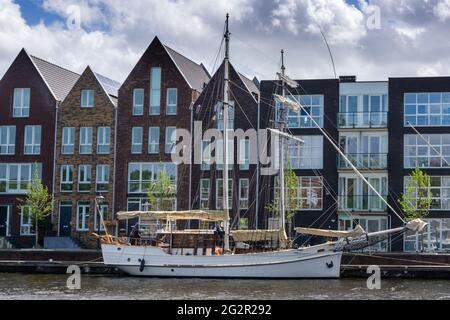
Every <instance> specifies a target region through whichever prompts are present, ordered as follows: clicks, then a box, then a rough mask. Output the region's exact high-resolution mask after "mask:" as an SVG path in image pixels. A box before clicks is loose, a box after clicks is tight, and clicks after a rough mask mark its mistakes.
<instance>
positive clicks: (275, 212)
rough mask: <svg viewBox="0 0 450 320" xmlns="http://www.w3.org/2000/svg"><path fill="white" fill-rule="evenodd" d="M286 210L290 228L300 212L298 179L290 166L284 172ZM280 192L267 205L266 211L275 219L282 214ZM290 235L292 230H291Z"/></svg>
mask: <svg viewBox="0 0 450 320" xmlns="http://www.w3.org/2000/svg"><path fill="white" fill-rule="evenodd" d="M284 188H285V189H284V190H285V193H284V208H285V218H286V222H287V223H288V224H289V226H291V225H292V222H293V220H294V216H295V212H296V211H297V210H298V208H299V206H300V204H299V201H298V194H297V189H298V177H297V175H296V174H295V171H294V170H293V169H292V167H291V165H290V164H288V165H287V167H286V169H285V170H284ZM279 203H280V191H279V190H278V191H276V192H275V197H274V200H273V201H272V202H270V203H268V204H267V205H266V207H265V208H266V210H267V211H268V212H269V213H271V214H272V216H273V217H279V214H280V206H279ZM289 233H290V230H289Z"/></svg>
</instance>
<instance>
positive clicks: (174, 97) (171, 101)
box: [166, 88, 178, 115]
mask: <svg viewBox="0 0 450 320" xmlns="http://www.w3.org/2000/svg"><path fill="white" fill-rule="evenodd" d="M177 104H178V89H177V88H169V89H167V106H166V114H167V115H176V114H177Z"/></svg>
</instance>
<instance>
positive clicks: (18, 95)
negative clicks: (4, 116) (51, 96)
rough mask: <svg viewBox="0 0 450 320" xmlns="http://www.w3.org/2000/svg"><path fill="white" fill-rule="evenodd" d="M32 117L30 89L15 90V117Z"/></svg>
mask: <svg viewBox="0 0 450 320" xmlns="http://www.w3.org/2000/svg"><path fill="white" fill-rule="evenodd" d="M29 116H30V88H15V89H14V101H13V117H14V118H27V117H29Z"/></svg>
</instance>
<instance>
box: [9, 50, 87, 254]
mask: <svg viewBox="0 0 450 320" xmlns="http://www.w3.org/2000/svg"><path fill="white" fill-rule="evenodd" d="M78 77H79V75H78V74H76V73H74V72H72V71H69V70H67V69H64V68H61V67H59V66H57V65H54V64H52V63H50V62H47V61H45V60H42V59H40V58H37V57H34V56H31V55H29V54H28V53H27V52H26V51H25V49H22V50H21V51H20V53H19V55H18V56H17V57H16V59H15V60H14V62H13V63H12V64H11V66H10V67H9V69H8V70H7V72H6V73H5V75H4V76H3V78H2V80H1V83H0V238H5V237H6V238H7V239H8V241H9V242H10V243H11V244H12V245H14V246H15V247H18V248H23V247H31V246H32V245H33V244H34V233H35V232H34V226H32V225H31V219H30V217H29V215H28V213H27V212H26V210H23V211H24V212H20V211H21V210H19V208H18V205H19V201H18V200H17V198H23V196H24V195H25V194H26V192H27V189H28V184H29V183H30V181H31V180H32V177H33V173H34V167H35V166H34V164H35V163H37V164H38V170H39V175H40V177H41V179H42V181H43V184H44V186H45V187H47V188H48V190H49V192H50V193H52V192H53V173H54V171H53V170H54V167H53V163H54V156H55V154H54V137H55V116H56V109H57V106H58V104H59V103H60V102H61V101H62V100H64V98H65V97H66V96H67V94H68V93H69V91H70V89H71V88H72V86H73V85H74V83H75V82H76V81H77V79H78Z"/></svg>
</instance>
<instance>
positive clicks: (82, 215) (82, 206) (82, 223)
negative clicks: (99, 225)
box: [77, 201, 90, 232]
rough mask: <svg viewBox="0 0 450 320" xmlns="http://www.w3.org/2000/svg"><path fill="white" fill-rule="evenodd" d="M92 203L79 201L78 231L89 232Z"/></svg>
mask: <svg viewBox="0 0 450 320" xmlns="http://www.w3.org/2000/svg"><path fill="white" fill-rule="evenodd" d="M89 215H90V203H89V202H87V201H79V202H78V204H77V231H81V232H84V231H89Z"/></svg>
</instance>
